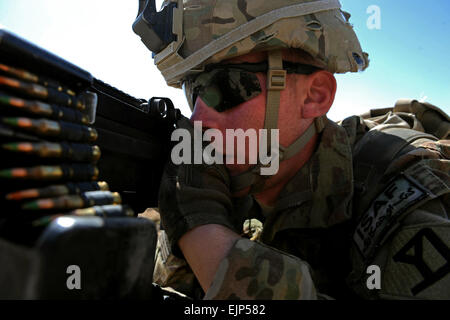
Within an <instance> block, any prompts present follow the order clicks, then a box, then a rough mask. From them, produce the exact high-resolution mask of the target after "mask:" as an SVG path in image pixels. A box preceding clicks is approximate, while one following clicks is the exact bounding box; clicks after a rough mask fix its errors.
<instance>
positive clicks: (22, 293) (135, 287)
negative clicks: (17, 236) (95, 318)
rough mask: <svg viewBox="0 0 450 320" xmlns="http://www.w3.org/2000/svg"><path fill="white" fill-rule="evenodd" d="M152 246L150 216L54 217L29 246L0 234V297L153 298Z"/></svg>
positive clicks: (152, 228)
mask: <svg viewBox="0 0 450 320" xmlns="http://www.w3.org/2000/svg"><path fill="white" fill-rule="evenodd" d="M64 219H66V220H64ZM67 219H70V220H67ZM155 246H156V229H155V226H154V225H153V223H152V222H151V221H149V220H145V219H137V218H136V219H134V218H116V219H101V218H98V217H84V218H83V217H70V218H67V217H63V218H58V219H57V220H55V221H53V222H52V224H51V225H50V226H48V228H47V229H46V230H45V231H44V233H43V234H42V235H41V237H40V238H39V240H38V241H37V243H36V245H35V247H34V248H27V247H23V246H19V245H16V244H12V243H10V242H6V241H4V240H2V239H0V265H1V272H0V299H71V300H74V299H152V297H153V286H152V275H153V267H154V254H155V252H154V248H155ZM72 265H74V266H77V267H79V268H80V284H81V288H80V289H76V288H75V289H73V288H72V289H69V288H70V287H68V286H67V282H68V278H69V277H70V276H71V275H72V273H70V272H69V273H68V267H69V266H72ZM69 271H70V270H69Z"/></svg>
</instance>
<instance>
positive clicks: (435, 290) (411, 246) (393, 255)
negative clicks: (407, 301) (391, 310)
mask: <svg viewBox="0 0 450 320" xmlns="http://www.w3.org/2000/svg"><path fill="white" fill-rule="evenodd" d="M449 231H450V223H449V222H446V223H441V224H436V225H432V224H428V225H421V226H412V227H405V228H403V229H402V230H401V231H400V232H399V233H398V234H397V235H396V236H395V237H394V239H393V242H392V244H391V246H390V248H389V258H388V259H387V262H388V263H387V265H386V267H385V268H384V271H383V273H384V274H383V281H382V286H381V287H382V292H381V295H382V296H383V297H386V298H393V297H394V298H395V297H396V298H416V299H446V300H448V299H450V248H449V244H450V233H449Z"/></svg>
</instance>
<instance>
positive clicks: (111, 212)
mask: <svg viewBox="0 0 450 320" xmlns="http://www.w3.org/2000/svg"><path fill="white" fill-rule="evenodd" d="M69 214H70V215H75V216H100V217H105V218H112V217H133V216H134V212H133V210H132V209H131V208H129V207H127V206H124V205H105V206H94V207H91V208H85V209H77V210H74V211H72V212H69Z"/></svg>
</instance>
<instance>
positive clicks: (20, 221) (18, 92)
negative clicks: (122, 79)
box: [0, 61, 134, 245]
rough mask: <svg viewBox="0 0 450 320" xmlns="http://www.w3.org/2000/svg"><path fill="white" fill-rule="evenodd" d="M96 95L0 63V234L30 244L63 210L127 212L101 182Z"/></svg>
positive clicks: (129, 212) (113, 214)
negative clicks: (98, 165)
mask: <svg viewBox="0 0 450 320" xmlns="http://www.w3.org/2000/svg"><path fill="white" fill-rule="evenodd" d="M96 103H97V98H96V96H95V94H94V93H91V92H88V91H83V90H81V89H78V90H75V89H73V88H70V87H69V86H67V85H65V84H63V83H59V82H58V81H56V80H54V79H50V78H48V77H43V76H40V75H39V74H34V73H32V72H29V71H28V70H24V69H21V67H20V66H18V65H10V64H9V63H3V62H2V61H0V158H1V159H2V161H1V164H0V205H1V211H0V237H3V238H7V239H10V240H13V241H16V242H19V243H23V244H29V245H31V244H32V243H33V242H34V241H35V240H36V237H38V236H39V234H40V233H41V232H42V230H43V229H45V228H46V227H47V226H48V224H50V223H52V221H53V220H55V219H56V218H57V217H60V216H63V215H77V216H100V217H104V218H110V217H127V216H134V213H133V211H132V210H131V209H130V208H129V207H128V206H126V205H123V204H122V199H121V196H120V195H119V194H118V193H117V192H112V191H110V190H109V186H108V183H107V182H103V181H98V177H99V170H98V167H97V162H98V161H99V159H100V157H101V150H100V148H99V147H98V146H97V145H96V141H97V138H98V134H97V131H96V130H95V129H94V128H93V127H92V126H91V125H92V124H93V123H94V119H93V118H94V117H95V108H96Z"/></svg>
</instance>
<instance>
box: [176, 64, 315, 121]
mask: <svg viewBox="0 0 450 320" xmlns="http://www.w3.org/2000/svg"><path fill="white" fill-rule="evenodd" d="M268 68H269V67H268V63H267V62H262V63H243V64H228V65H227V64H224V65H212V66H206V67H205V71H204V72H202V73H201V74H199V75H195V76H190V77H188V78H187V79H186V80H185V81H184V82H183V90H184V93H185V95H186V98H187V100H188V103H189V106H190V108H191V110H192V111H193V110H194V106H195V102H196V100H197V98H198V97H200V98H201V99H202V100H203V102H205V104H206V105H208V106H209V107H211V108H213V109H214V110H216V111H218V112H224V111H226V110H230V109H232V108H234V107H236V106H238V105H240V104H242V103H244V102H247V101H249V100H251V99H253V98H255V97H257V96H259V95H260V94H261V93H262V89H261V83H260V81H259V79H258V77H257V76H256V73H258V72H263V73H267V72H268ZM283 69H284V70H286V71H287V73H288V74H303V75H310V74H313V73H314V72H316V71H318V70H321V69H320V68H317V67H314V66H310V65H304V64H298V63H292V62H286V61H283Z"/></svg>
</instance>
